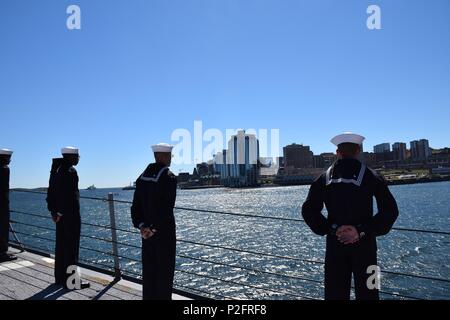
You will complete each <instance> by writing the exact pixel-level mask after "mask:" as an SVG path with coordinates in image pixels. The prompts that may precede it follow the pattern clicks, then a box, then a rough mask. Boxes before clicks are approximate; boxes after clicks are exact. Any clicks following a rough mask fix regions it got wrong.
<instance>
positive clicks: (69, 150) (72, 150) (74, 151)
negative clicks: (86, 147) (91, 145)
mask: <svg viewBox="0 0 450 320" xmlns="http://www.w3.org/2000/svg"><path fill="white" fill-rule="evenodd" d="M61 154H78V149H77V148H74V147H65V148H62V149H61Z"/></svg>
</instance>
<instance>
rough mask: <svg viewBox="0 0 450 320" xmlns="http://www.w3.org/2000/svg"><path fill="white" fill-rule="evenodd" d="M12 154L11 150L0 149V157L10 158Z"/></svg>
mask: <svg viewBox="0 0 450 320" xmlns="http://www.w3.org/2000/svg"><path fill="white" fill-rule="evenodd" d="M12 154H13V151H12V150H9V149H0V155H1V156H10V155H12Z"/></svg>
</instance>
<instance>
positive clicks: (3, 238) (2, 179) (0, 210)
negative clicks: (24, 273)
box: [0, 149, 17, 262]
mask: <svg viewBox="0 0 450 320" xmlns="http://www.w3.org/2000/svg"><path fill="white" fill-rule="evenodd" d="M12 154H13V152H12V151H11V150H8V149H0V262H7V261H12V260H16V259H17V257H16V256H14V255H12V254H8V247H9V164H10V162H11V156H12Z"/></svg>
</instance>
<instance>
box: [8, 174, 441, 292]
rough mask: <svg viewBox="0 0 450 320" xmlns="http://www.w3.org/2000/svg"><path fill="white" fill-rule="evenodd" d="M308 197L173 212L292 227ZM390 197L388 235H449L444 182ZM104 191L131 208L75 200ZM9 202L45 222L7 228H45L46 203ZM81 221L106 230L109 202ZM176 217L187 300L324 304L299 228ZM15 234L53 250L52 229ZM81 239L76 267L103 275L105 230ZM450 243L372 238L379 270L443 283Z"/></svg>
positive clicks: (194, 194) (89, 230)
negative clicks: (393, 211)
mask: <svg viewBox="0 0 450 320" xmlns="http://www.w3.org/2000/svg"><path fill="white" fill-rule="evenodd" d="M308 189H309V186H291V187H268V188H256V189H227V188H217V189H199V190H178V193H177V202H176V206H177V207H182V208H195V209H202V210H213V211H222V212H231V213H241V214H247V215H262V216H272V217H282V218H292V219H301V215H300V208H301V205H302V203H303V201H304V200H305V198H306V196H307V193H308ZM390 189H391V191H392V193H393V194H394V196H395V198H396V199H397V202H398V205H399V209H400V215H399V218H398V220H397V222H396V224H395V227H405V228H414V229H427V230H442V231H449V230H450V196H449V195H450V182H438V183H426V184H414V185H399V186H391V187H390ZM108 193H113V195H114V199H115V200H126V201H131V200H132V197H133V191H124V190H122V189H118V188H116V189H96V190H82V191H81V196H87V197H98V198H106V197H107V194H108ZM10 198H11V210H13V211H19V212H30V213H33V214H38V215H42V216H43V217H46V218H47V219H45V218H39V217H35V216H27V215H24V214H20V213H16V212H12V214H11V219H12V220H15V221H18V222H24V223H27V224H32V225H38V226H43V227H46V228H49V229H52V228H54V226H53V223H52V221H51V219H49V217H50V215H49V213H48V211H47V210H46V203H45V195H43V194H33V193H24V192H16V191H13V192H11V196H10ZM115 212H116V223H117V227H118V228H120V229H126V230H131V231H134V233H128V232H123V231H118V242H121V243H124V244H131V245H132V246H131V247H130V246H126V245H119V255H120V256H123V258H121V260H120V263H121V268H122V269H123V270H126V271H128V272H129V273H130V274H131V275H139V274H140V273H141V265H140V263H139V262H138V261H139V260H140V250H139V249H138V248H135V247H133V245H135V246H139V245H140V238H139V234H138V232H137V231H136V230H135V229H133V227H132V225H131V218H130V204H128V203H115ZM325 214H326V212H325ZM81 216H82V221H83V222H88V223H93V224H101V225H109V212H108V203H107V202H104V201H98V200H90V199H81ZM175 217H176V222H177V237H178V239H179V240H183V241H182V242H178V244H177V254H178V256H177V266H176V269H177V272H176V274H175V284H176V286H179V288H181V289H184V290H186V288H191V289H192V290H194V289H195V290H197V291H193V292H194V293H197V294H201V295H204V296H209V297H212V298H223V297H231V298H239V299H299V298H301V297H310V298H317V299H321V298H323V285H322V283H321V282H322V281H323V264H321V263H313V262H311V261H302V260H314V261H323V259H324V244H325V238H324V237H320V236H317V235H314V234H313V233H312V232H311V231H310V230H309V229H308V227H307V226H306V225H305V223H304V222H300V221H285V220H275V219H261V218H256V217H242V216H239V215H224V214H219V213H208V212H197V211H190V210H189V211H188V210H183V209H177V210H175ZM14 228H15V229H16V231H18V236H19V238H20V241H21V242H23V243H24V244H25V245H28V246H30V247H33V248H35V249H39V250H41V251H46V252H49V253H52V252H53V249H54V243H53V242H52V241H50V240H46V239H54V231H53V230H49V229H38V228H36V227H32V226H25V225H21V224H14ZM82 234H83V235H87V236H90V238H88V237H82V239H81V247H82V248H81V250H80V257H81V259H82V260H83V262H90V263H95V264H101V265H103V266H109V267H111V268H112V266H113V259H112V257H111V256H110V255H108V254H103V253H100V251H102V252H108V251H111V243H109V242H105V241H98V240H95V239H94V238H110V236H111V235H110V231H109V230H107V229H102V228H99V227H94V226H89V225H83V226H82ZM192 242H195V243H196V244H194V243H192ZM197 243H204V244H208V245H210V246H209V247H207V246H202V245H199V244H197ZM449 244H450V236H449V235H444V234H428V233H417V232H408V231H400V230H393V231H391V233H390V234H388V235H386V236H383V237H380V238H379V240H378V247H379V265H380V267H381V269H382V270H388V271H394V272H399V273H408V274H416V275H426V276H430V277H434V278H443V279H450V259H449V258H450V246H449ZM211 245H212V246H222V247H228V248H233V249H242V250H243V251H251V252H261V253H266V254H269V255H259V254H256V253H245V252H240V251H237V250H228V249H223V248H217V247H211ZM89 248H91V249H94V250H96V251H92V250H88V249H89ZM270 255H272V256H270ZM273 255H276V256H278V257H274V256H273ZM283 257H285V258H283ZM288 257H289V258H288ZM127 258H130V259H131V260H129V259H127ZM136 260H137V261H136ZM381 290H382V291H383V292H388V293H391V294H382V295H381V296H382V298H384V299H397V298H399V297H398V296H396V295H397V294H399V295H406V296H412V297H418V298H425V299H449V298H450V283H449V282H448V281H447V282H446V281H438V280H429V279H420V278H414V277H409V276H404V275H397V274H392V273H383V274H382V277H381ZM392 294H394V295H392Z"/></svg>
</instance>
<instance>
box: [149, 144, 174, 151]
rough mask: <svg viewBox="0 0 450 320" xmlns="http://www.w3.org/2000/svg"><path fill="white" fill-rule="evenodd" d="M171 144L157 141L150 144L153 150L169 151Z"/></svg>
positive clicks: (171, 147)
mask: <svg viewBox="0 0 450 320" xmlns="http://www.w3.org/2000/svg"><path fill="white" fill-rule="evenodd" d="M172 149H173V146H171V145H170V144H167V143H158V144H155V145H153V146H152V150H153V152H164V153H171V152H172Z"/></svg>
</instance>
